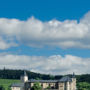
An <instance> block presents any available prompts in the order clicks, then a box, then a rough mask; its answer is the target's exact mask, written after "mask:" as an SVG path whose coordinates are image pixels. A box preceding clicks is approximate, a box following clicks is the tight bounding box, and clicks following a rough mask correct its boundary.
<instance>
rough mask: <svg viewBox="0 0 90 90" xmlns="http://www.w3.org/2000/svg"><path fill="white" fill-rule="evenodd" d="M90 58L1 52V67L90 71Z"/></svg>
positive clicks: (54, 70) (79, 72) (53, 71)
mask: <svg viewBox="0 0 90 90" xmlns="http://www.w3.org/2000/svg"><path fill="white" fill-rule="evenodd" d="M89 64H90V58H84V59H83V58H81V57H77V56H72V55H65V56H64V57H62V56H61V55H52V56H49V57H45V56H25V55H12V54H3V53H1V54H0V68H2V67H6V68H10V69H11V68H12V69H28V70H31V71H34V72H39V73H45V74H53V75H57V74H70V73H72V72H75V73H76V74H84V73H89V71H90V65H89Z"/></svg>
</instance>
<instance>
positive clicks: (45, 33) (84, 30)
mask: <svg viewBox="0 0 90 90" xmlns="http://www.w3.org/2000/svg"><path fill="white" fill-rule="evenodd" d="M0 37H2V39H3V40H4V41H6V42H7V41H9V42H8V44H9V43H12V42H13V43H16V42H17V43H16V44H18V45H20V44H25V45H27V46H31V47H43V46H52V47H61V48H89V49H90V12H88V13H87V14H86V15H85V16H84V17H83V18H81V19H80V21H79V23H78V21H77V20H65V21H58V20H55V19H54V20H51V21H47V22H42V21H40V20H38V19H35V18H34V17H31V18H29V19H28V20H26V21H20V20H18V19H7V18H1V19H0ZM1 42H2V41H1ZM6 42H5V43H4V44H7V43H6ZM10 46H15V45H14V44H10ZM10 46H8V47H7V45H4V48H3V47H2V48H0V49H6V48H9V47H10Z"/></svg>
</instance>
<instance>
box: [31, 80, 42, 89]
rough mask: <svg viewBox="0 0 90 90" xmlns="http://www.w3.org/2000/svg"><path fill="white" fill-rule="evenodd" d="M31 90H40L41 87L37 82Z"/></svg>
mask: <svg viewBox="0 0 90 90" xmlns="http://www.w3.org/2000/svg"><path fill="white" fill-rule="evenodd" d="M31 90H42V87H41V85H40V83H39V82H36V83H34V85H33V87H32V89H31Z"/></svg>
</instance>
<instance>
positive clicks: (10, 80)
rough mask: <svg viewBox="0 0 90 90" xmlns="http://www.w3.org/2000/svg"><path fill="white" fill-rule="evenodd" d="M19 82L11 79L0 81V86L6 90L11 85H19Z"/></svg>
mask: <svg viewBox="0 0 90 90" xmlns="http://www.w3.org/2000/svg"><path fill="white" fill-rule="evenodd" d="M19 82H20V80H12V79H0V85H2V86H3V87H4V88H5V90H8V88H9V86H10V85H11V84H12V83H19Z"/></svg>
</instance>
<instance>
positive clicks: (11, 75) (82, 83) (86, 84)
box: [0, 68, 90, 90]
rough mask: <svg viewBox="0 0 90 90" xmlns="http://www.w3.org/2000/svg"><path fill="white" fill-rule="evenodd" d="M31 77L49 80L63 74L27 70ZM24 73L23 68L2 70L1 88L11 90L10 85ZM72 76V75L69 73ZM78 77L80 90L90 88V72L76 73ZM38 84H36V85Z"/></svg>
mask: <svg viewBox="0 0 90 90" xmlns="http://www.w3.org/2000/svg"><path fill="white" fill-rule="evenodd" d="M27 74H28V77H29V79H37V80H39V79H43V80H49V79H52V80H54V79H56V80H58V79H60V78H61V77H62V75H56V76H53V75H45V74H40V73H34V72H30V71H27ZM21 75H23V70H9V69H5V68H4V69H3V70H0V90H4V89H5V90H10V88H9V86H10V85H11V84H12V83H15V82H20V81H19V80H20V76H21ZM69 76H71V75H69ZM76 78H77V88H78V90H90V74H85V75H76ZM36 86H37V84H35V87H36Z"/></svg>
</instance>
